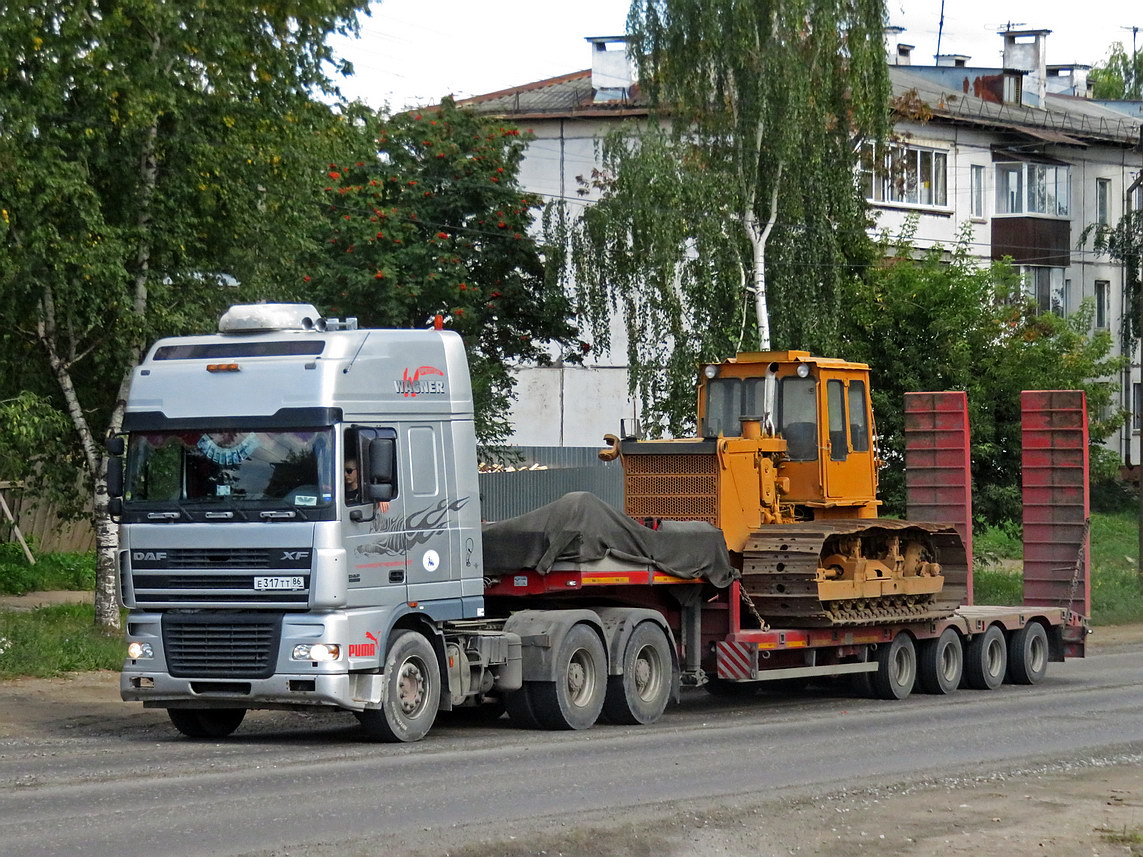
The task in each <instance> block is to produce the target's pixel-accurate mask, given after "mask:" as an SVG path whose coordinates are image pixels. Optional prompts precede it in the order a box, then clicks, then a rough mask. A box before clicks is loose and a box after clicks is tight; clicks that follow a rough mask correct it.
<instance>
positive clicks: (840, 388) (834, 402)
mask: <svg viewBox="0 0 1143 857" xmlns="http://www.w3.org/2000/svg"><path fill="white" fill-rule="evenodd" d="M826 397H827V404H826V408H827V410H828V411H829V457H830V460H831V461H845V459H846V458H847V457H848V455H849V443H848V440H847V438H846V432H845V424H846V419H845V385H844V384H843V383H842V382H841V381H829V382H827V384H826Z"/></svg>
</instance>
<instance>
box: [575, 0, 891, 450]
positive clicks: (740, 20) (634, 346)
mask: <svg viewBox="0 0 1143 857" xmlns="http://www.w3.org/2000/svg"><path fill="white" fill-rule="evenodd" d="M884 21H885V5H884V2H883V0H636V2H635V3H634V4H633V5H632V7H631V12H630V16H629V19H628V29H629V33H630V50H631V54H632V56H633V57H634V59H635V61H636V63H637V66H638V70H639V85H640V87H641V90H642V92H643V93H644V95H645V96H646V97H647V98H648V99H649V100H650V103H651V105H652V108H653V109H652V115H651V117H650V119H649V120H648V122H646V123H645V124H644V125H643V126H642V127H641V128H637V129H636V128H626V129H623V130H622V131H620V132H617V133H613V134H611V135H609V137H608V138H607V139H606V140H604V141H603V143H602V145H601V167H600V168H598V169H597V170H596V171H595V172H594V173H592V174H591V175H589V176H584V177H583V182H584V190H585V192H593V193H597V194H598V196H599V201H598V202H597V203H596V204H594V205H592V206H590V207H588V208H587V209H586V210H585V212H584V214H583V216H582V217H581V218H580V219H579V220H578V221H577V222H576V223H575V224H573V226H572V227H571V230H570V231H571V235H570V237H569V240H570V243H571V246H572V251H571V264H570V271H571V274H572V276H573V277H574V279H575V282H576V289H577V296H578V298H579V301H580V305H581V308H582V309H583V313H584V317H585V318H586V319H589V320H590V319H594V320H595V321H596V325H595V327H594V332H595V334H596V337H597V338H598V339H600V340H603V342H602V343H601V344H607V331H606V324H605V317H606V316H607V315H608V311H609V310H610V311H615V312H621V313H622V314H623V315H624V318H625V320H626V326H627V330H628V337H629V340H630V343H631V344H630V346H629V352H628V359H629V364H630V366H631V384H632V387H633V390H634V391H635V392H637V393H638V394H639V396H640V398H641V399H642V402H643V405H644V413H645V414H646V415H648V416H649V417H650V421H651V422H652V423H655V424H657V426H658V427H665V428H668V429H672V430H676V431H677V430H679V429H680V428H683V427H684V426H685V425H686V423H687V420H688V419H689V416H688V415H689V414H690V413H691V411H692V410H693V403H692V399H693V383H694V364H695V362H696V361H698V360H712V359H717V358H722V357H725V356H727V353H728V352H729V351H731V350H732V349H733V348H735V347H745V348H751V349H752V348H761V349H769V348H771V347H797V348H811V349H818V350H822V351H832V350H835V349H836V347H837V345H838V343H839V341H840V340H841V339H842V338H843V328H842V325H841V318H842V316H843V297H842V296H843V294H844V291H845V289H844V285H845V284H846V283H847V282H848V281H849V280H850V279H851V278H852V277H853V276H854V275H855V272H857V271H860V270H861V269H863V268H864V266H865V265H866V264H867V263H868V262H869V261H870V260H871V258H872V255H871V254H872V249H871V246H872V245H871V243H870V241H869V240H868V238H867V237H866V233H865V230H866V226H867V220H866V214H865V207H864V201H863V198H862V195H861V194H860V193H859V192H858V190H857V188H856V184H855V180H854V175H855V173H854V170H855V166H856V162H857V154H858V147H859V144H860V142H861V141H862V140H868V139H878V138H880V137H883V136H884V134H885V132H886V128H887V122H888V94H889V83H888V71H887V67H886V63H885V55H884V48H883V36H882V28H883V24H884Z"/></svg>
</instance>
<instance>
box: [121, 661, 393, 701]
mask: <svg viewBox="0 0 1143 857" xmlns="http://www.w3.org/2000/svg"><path fill="white" fill-rule="evenodd" d="M380 679H381V676H380V675H377V674H374V673H332V674H331V673H319V674H315V673H308V674H302V673H299V674H295V675H289V674H281V675H274V676H271V677H270V678H265V679H239V680H233V681H220V680H217V679H191V678H174V677H172V676H169V675H166V674H165V673H162V672H148V671H145V670H124V672H123V673H122V674H121V675H120V678H119V693H120V695H121V696H122V698H123V699H124V700H125V701H127V702H142V703H144V705H146V706H147V707H148V708H151V707H154V708H247V709H257V708H298V707H309V706H315V705H316V706H334V707H337V708H342V709H345V710H347V711H362V710H364V709H366V708H376V707H377V706H378V705H379V704H380V701H381V681H380Z"/></svg>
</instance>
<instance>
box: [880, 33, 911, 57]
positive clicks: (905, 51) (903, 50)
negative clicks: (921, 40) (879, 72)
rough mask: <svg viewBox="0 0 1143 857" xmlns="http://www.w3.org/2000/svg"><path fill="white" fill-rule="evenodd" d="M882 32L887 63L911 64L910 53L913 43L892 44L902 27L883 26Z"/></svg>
mask: <svg viewBox="0 0 1143 857" xmlns="http://www.w3.org/2000/svg"><path fill="white" fill-rule="evenodd" d="M882 32H883V33H884V34H885V60H886V62H888V63H889V65H912V64H913V59H912V53H913V48H914V47H915V45H906V44H904V43H902V42H897V44H895V45H894V44H893V42H894V40H895V39H897V37H898V36H900V35H901V34H902V33H903V32H905V28H904V27H885V28H884V29H883V30H882Z"/></svg>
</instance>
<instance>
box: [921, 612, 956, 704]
mask: <svg viewBox="0 0 1143 857" xmlns="http://www.w3.org/2000/svg"><path fill="white" fill-rule="evenodd" d="M963 676H964V644H962V643H961V641H960V634H958V633H957V632H956V629H955V628H945V630H944V631H943V632H942V633H941V635H940V636H939V637H937V638H936V639H935V640H925V642H923V643H922V644H921V647H920V651H919V652H918V653H917V681H918V682H919V684H920V686H921V690H923V691H924V692H925V693H952V692H953V691H954V690H956V689H957V688H958V687H960V680H961V678H962V677H963Z"/></svg>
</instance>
